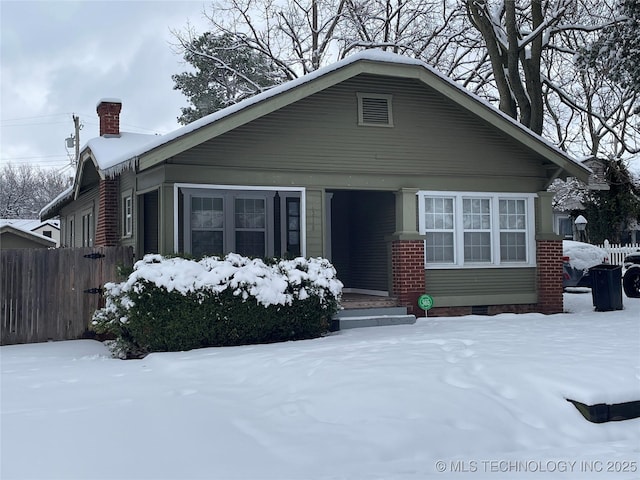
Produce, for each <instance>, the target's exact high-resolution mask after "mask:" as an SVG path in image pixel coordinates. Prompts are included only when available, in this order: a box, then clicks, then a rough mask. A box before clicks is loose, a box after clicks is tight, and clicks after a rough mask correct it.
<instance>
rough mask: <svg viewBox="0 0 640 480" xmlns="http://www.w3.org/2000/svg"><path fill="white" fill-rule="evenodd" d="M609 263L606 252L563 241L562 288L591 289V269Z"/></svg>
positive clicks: (574, 242)
mask: <svg viewBox="0 0 640 480" xmlns="http://www.w3.org/2000/svg"><path fill="white" fill-rule="evenodd" d="M603 263H609V254H608V253H607V251H606V250H604V249H602V248H600V247H596V246H595V245H590V244H588V243H583V242H576V241H574V240H563V241H562V270H563V271H562V287H563V288H568V287H588V288H591V275H589V269H590V268H591V267H595V266H596V265H601V264H603Z"/></svg>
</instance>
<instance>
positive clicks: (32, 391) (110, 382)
mask: <svg viewBox="0 0 640 480" xmlns="http://www.w3.org/2000/svg"><path fill="white" fill-rule="evenodd" d="M624 306H625V309H624V310H622V311H613V312H594V311H593V307H592V303H591V295H590V294H589V293H582V294H581V293H568V294H565V309H566V310H567V311H568V313H565V314H559V315H551V316H543V315H538V314H527V315H510V314H509V315H507V314H505V315H499V316H495V317H479V316H469V317H457V318H437V319H435V318H433V319H430V318H427V319H421V320H419V321H418V322H417V323H416V325H412V326H406V325H405V326H396V327H377V328H365V329H354V330H347V331H343V332H339V333H336V334H332V335H329V336H327V337H325V338H321V339H315V340H308V341H299V342H289V343H281V344H271V345H254V346H244V347H233V348H207V349H202V350H194V351H189V352H183V353H161V354H152V355H149V356H148V357H146V358H144V359H142V360H129V361H123V360H116V359H113V358H111V357H110V356H109V353H108V351H107V349H106V348H105V347H104V346H103V345H102V344H101V343H98V342H95V341H90V340H84V341H70V342H58V343H45V344H35V345H17V346H5V347H1V348H0V361H1V387H2V390H1V394H2V397H1V400H2V402H1V412H2V416H1V425H0V428H1V434H2V435H1V441H2V443H1V445H0V448H1V457H0V463H1V467H0V478H2V479H3V480H9V479H16V478H20V479H27V478H28V479H42V480H44V479H66V480H69V479H98V478H100V479H181V480H186V479H195V478H207V479H256V480H260V479H274V480H275V479H278V480H285V479H305V480H306V479H311V480H317V479H385V480H389V479H423V478H443V479H445V478H447V479H448V478H469V479H474V480H475V479H486V478H491V479H513V478H526V479H536V478H539V479H542V478H548V479H552V478H553V479H556V478H572V479H573V478H575V479H585V478H587V479H588V478H592V479H605V478H611V479H616V480H622V479H632V478H633V479H637V478H639V477H640V419H635V420H626V421H621V422H609V423H604V424H593V423H589V422H587V421H586V420H585V419H584V418H583V417H582V416H581V415H580V414H579V413H578V411H577V410H576V409H575V408H574V407H573V406H572V404H570V403H569V402H567V401H566V400H565V399H566V398H572V399H575V400H578V401H580V402H583V403H586V404H594V403H599V402H606V403H618V402H626V401H631V400H640V299H630V298H626V297H625V298H624Z"/></svg>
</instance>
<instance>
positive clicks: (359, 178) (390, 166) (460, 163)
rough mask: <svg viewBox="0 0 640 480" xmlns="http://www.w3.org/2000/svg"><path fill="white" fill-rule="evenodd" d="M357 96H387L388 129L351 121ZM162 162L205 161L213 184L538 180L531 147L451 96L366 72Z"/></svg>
mask: <svg viewBox="0 0 640 480" xmlns="http://www.w3.org/2000/svg"><path fill="white" fill-rule="evenodd" d="M357 92H373V93H383V94H391V95H393V119H394V125H395V126H394V127H393V128H380V127H365V126H358V125H357V97H356V93H357ZM171 162H172V163H179V164H181V165H207V166H210V167H213V168H215V169H216V170H217V172H216V174H215V175H214V174H213V172H212V175H213V176H215V177H216V178H218V181H219V182H220V183H226V178H228V175H229V179H230V180H231V178H232V177H237V176H238V175H242V174H241V172H242V171H245V172H247V173H248V175H249V178H250V177H251V176H252V174H255V173H258V172H264V171H267V172H270V175H271V176H273V177H274V180H275V179H278V180H279V181H280V183H281V184H283V185H288V184H298V185H307V184H309V183H311V184H315V183H314V182H315V181H316V179H315V178H314V176H315V174H321V175H323V176H322V177H321V180H322V186H326V187H338V188H339V187H345V186H347V187H349V186H353V187H355V188H367V187H368V188H375V189H391V190H395V189H398V188H400V187H416V188H423V189H435V188H438V189H461V188H467V189H474V190H482V189H486V190H491V191H496V190H501V191H507V190H508V191H537V190H540V189H541V188H542V187H543V186H544V184H545V180H546V171H545V169H544V168H543V167H542V165H541V163H542V162H541V160H540V159H539V158H537V157H536V156H535V155H534V154H533V153H532V152H530V151H529V150H526V149H525V148H523V147H521V146H520V145H518V144H516V142H514V141H513V140H511V139H509V138H508V137H507V136H506V135H504V134H502V133H500V132H498V131H497V130H495V129H494V128H492V127H490V126H489V125H488V124H486V123H484V122H483V121H482V120H480V119H479V118H477V117H474V116H473V115H471V114H469V113H467V112H465V111H463V110H462V109H461V108H460V107H458V106H457V105H456V104H454V103H453V102H451V101H449V100H447V99H445V98H443V97H441V96H440V95H439V94H436V93H435V92H433V91H432V90H430V89H429V88H428V87H426V86H424V85H422V84H420V83H418V82H416V81H412V80H406V79H403V80H398V79H394V80H393V81H391V80H390V79H388V78H386V77H374V76H359V77H356V78H354V79H352V80H349V81H347V82H345V83H343V84H341V85H337V86H334V87H331V88H329V89H327V90H326V91H323V92H320V93H318V94H315V95H312V96H311V97H309V98H306V99H303V100H301V101H300V102H297V103H295V104H293V105H290V106H288V107H285V108H283V109H281V110H279V111H276V112H273V113H271V114H268V115H266V116H264V117H262V118H260V119H258V120H255V121H253V122H251V123H249V124H247V125H244V126H242V127H239V128H237V129H235V130H233V131H231V132H228V133H225V134H223V135H221V136H220V137H217V138H215V139H213V140H210V141H207V142H205V143H203V144H201V145H199V146H197V147H194V148H192V149H191V150H189V151H187V152H184V153H182V154H179V155H177V156H176V157H174V158H173V159H172V160H171ZM218 168H219V169H220V170H218ZM229 169H230V170H231V171H229ZM194 172H195V170H194ZM233 172H238V173H235V174H234V173H233ZM185 173H186V172H185ZM363 175H364V176H363ZM258 177H259V178H261V175H259V176H258ZM194 178H195V177H194ZM245 178H246V177H245ZM246 180H248V179H246ZM317 180H320V179H317Z"/></svg>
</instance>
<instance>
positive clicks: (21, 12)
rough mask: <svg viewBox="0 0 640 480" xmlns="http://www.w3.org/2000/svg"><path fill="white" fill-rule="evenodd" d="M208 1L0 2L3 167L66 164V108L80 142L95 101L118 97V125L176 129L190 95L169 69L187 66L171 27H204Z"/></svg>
mask: <svg viewBox="0 0 640 480" xmlns="http://www.w3.org/2000/svg"><path fill="white" fill-rule="evenodd" d="M209 4H210V2H208V1H203V0H198V1H195V0H154V1H145V0H138V1H134V0H126V1H117V0H109V1H99V0H85V1H79V2H77V1H63V0H59V1H56V0H45V1H28V0H27V1H25V0H17V1H15V0H0V32H1V38H0V46H1V47H0V48H1V51H0V62H1V63H0V72H1V73H0V75H1V78H0V80H1V82H0V83H1V89H2V90H1V97H0V102H1V103H0V111H1V119H0V120H1V123H0V126H1V129H0V135H1V137H0V148H1V150H0V160H1V162H2V164H5V163H6V162H11V163H13V164H15V165H18V164H22V163H29V164H34V165H41V166H47V167H53V168H57V169H62V168H63V167H65V166H66V165H68V164H69V157H68V155H67V150H66V149H65V138H67V137H69V136H70V134H71V133H73V120H72V114H76V115H78V116H79V117H80V122H81V124H82V125H83V128H82V130H81V132H80V145H81V146H82V145H83V144H84V143H85V142H86V141H87V140H89V139H90V138H92V137H96V136H98V117H97V114H96V104H97V103H98V100H100V99H101V98H114V97H115V98H119V99H121V100H122V103H123V105H122V113H121V115H120V122H121V128H122V130H125V131H130V132H138V133H159V134H163V133H167V132H169V131H172V130H174V129H176V128H177V127H178V126H179V125H178V123H177V121H176V118H177V117H178V116H179V115H180V107H184V106H187V100H186V98H185V97H184V96H183V95H182V93H181V92H179V91H176V90H173V81H172V80H171V75H172V74H175V73H180V72H183V71H185V70H187V68H188V67H187V65H185V64H184V63H183V61H182V58H181V56H180V55H178V54H176V53H174V51H173V49H172V47H171V45H170V44H171V43H172V42H173V41H174V38H173V36H172V35H171V32H170V30H172V29H173V30H184V29H185V27H186V26H187V22H189V23H191V24H192V25H193V26H194V27H195V28H196V30H197V31H198V32H201V31H204V30H205V28H206V21H205V20H204V19H203V17H202V10H203V8H205V7H207V6H208V5H209ZM71 150H72V149H71ZM71 150H70V151H71Z"/></svg>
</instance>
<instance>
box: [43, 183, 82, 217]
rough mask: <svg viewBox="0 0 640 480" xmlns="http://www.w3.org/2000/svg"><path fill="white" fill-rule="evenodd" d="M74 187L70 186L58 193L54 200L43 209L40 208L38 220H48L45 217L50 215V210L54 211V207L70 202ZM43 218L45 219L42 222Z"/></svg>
mask: <svg viewBox="0 0 640 480" xmlns="http://www.w3.org/2000/svg"><path fill="white" fill-rule="evenodd" d="M74 186H75V184H74V185H71V186H70V187H68V188H66V189H65V190H63V191H62V192H60V193H59V194H58V196H57V197H56V198H54V199H53V200H51V201H50V202H49V203H47V204H46V205H45V206H44V207H42V209H40V211H39V212H38V217H39V218H40V221H44V220H48V219H49V218H51V217H47V215H49V214H51V210H54V209H55V208H56V207H58V206H60V205H62V204H63V203H65V202H66V201H67V200H70V199H71V197H73V190H74ZM51 216H53V215H51ZM43 217H45V218H44V220H43Z"/></svg>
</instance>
